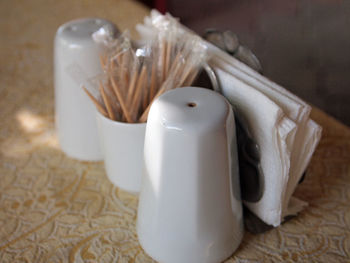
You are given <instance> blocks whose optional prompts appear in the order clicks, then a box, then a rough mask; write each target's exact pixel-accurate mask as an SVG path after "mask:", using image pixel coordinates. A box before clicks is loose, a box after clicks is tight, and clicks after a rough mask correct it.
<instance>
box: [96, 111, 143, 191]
mask: <svg viewBox="0 0 350 263" xmlns="http://www.w3.org/2000/svg"><path fill="white" fill-rule="evenodd" d="M97 124H98V131H99V137H100V142H101V148H102V151H103V156H104V164H105V169H106V173H107V177H108V178H109V180H110V181H111V182H112V183H113V184H114V185H116V186H118V187H120V188H121V189H123V190H126V191H128V192H131V193H135V194H138V193H139V192H140V188H141V178H142V172H143V145H144V138H145V130H146V123H125V122H118V121H112V120H110V119H108V118H106V117H104V116H103V115H101V114H100V113H97Z"/></svg>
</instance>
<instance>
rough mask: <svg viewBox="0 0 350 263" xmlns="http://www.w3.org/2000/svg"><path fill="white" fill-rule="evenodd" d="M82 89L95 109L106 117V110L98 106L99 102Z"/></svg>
mask: <svg viewBox="0 0 350 263" xmlns="http://www.w3.org/2000/svg"><path fill="white" fill-rule="evenodd" d="M83 89H84V91H85V93H86V94H87V95H88V96H89V98H90V99H91V101H92V102H93V103H94V104H95V106H96V109H97V110H98V111H99V112H100V113H101V114H102V115H103V116H105V117H107V116H108V114H107V112H106V110H105V109H104V107H103V106H102V105H101V104H100V102H99V101H98V100H97V99H96V98H95V97H94V96H93V95H92V94H91V93H90V92H89V91H88V90H87V89H86V88H85V87H84V86H83Z"/></svg>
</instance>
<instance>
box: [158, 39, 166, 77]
mask: <svg viewBox="0 0 350 263" xmlns="http://www.w3.org/2000/svg"><path fill="white" fill-rule="evenodd" d="M166 46H167V44H166V41H165V40H163V41H162V45H161V47H162V49H161V51H162V52H161V56H160V59H161V67H160V68H161V74H160V76H161V82H163V81H164V80H165V60H166V58H165V56H166Z"/></svg>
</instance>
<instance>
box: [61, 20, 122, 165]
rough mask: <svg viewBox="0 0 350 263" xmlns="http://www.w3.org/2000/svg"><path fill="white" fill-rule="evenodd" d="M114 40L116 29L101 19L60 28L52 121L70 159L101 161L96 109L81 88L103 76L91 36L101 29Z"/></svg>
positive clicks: (71, 22) (99, 47)
mask: <svg viewBox="0 0 350 263" xmlns="http://www.w3.org/2000/svg"><path fill="white" fill-rule="evenodd" d="M103 27H104V28H107V29H108V30H107V32H109V34H110V35H111V37H114V35H116V33H117V31H118V30H117V28H116V26H115V25H114V24H112V23H111V22H109V21H107V20H104V19H100V18H85V19H78V20H73V21H70V22H68V23H65V24H63V25H62V26H60V27H59V29H58V30H57V33H56V37H55V47H54V77H55V80H54V81H55V118H56V128H57V133H58V139H59V143H60V146H61V148H62V150H63V151H64V152H65V153H66V154H67V155H68V156H70V157H73V158H76V159H79V160H85V161H97V160H101V159H102V153H101V150H100V146H99V139H98V134H97V125H96V119H95V112H96V109H95V107H94V105H93V104H92V102H91V101H90V99H89V98H88V96H87V95H86V94H85V93H84V91H83V89H82V87H81V85H82V84H84V83H85V84H86V82H87V81H88V80H89V79H90V78H93V77H96V76H97V75H99V74H101V73H102V69H101V66H100V62H99V55H100V52H101V48H102V46H101V45H100V44H98V43H96V42H95V40H94V39H93V37H92V35H93V33H95V32H96V31H98V30H99V29H101V28H103Z"/></svg>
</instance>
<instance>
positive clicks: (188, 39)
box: [83, 26, 206, 123]
mask: <svg viewBox="0 0 350 263" xmlns="http://www.w3.org/2000/svg"><path fill="white" fill-rule="evenodd" d="M205 60H206V47H205V46H203V45H202V42H201V40H200V39H199V38H198V37H196V36H193V35H189V34H185V33H183V32H178V31H176V30H175V29H174V28H173V27H171V26H167V27H166V28H163V29H161V30H160V32H159V34H157V36H156V37H155V38H154V39H153V40H152V41H149V42H148V43H146V44H145V45H143V46H141V47H138V48H133V45H132V41H131V39H130V37H129V36H128V34H127V33H124V34H122V35H121V36H119V37H118V38H117V39H116V40H114V41H113V42H111V43H109V44H108V47H107V49H106V52H105V53H104V54H101V56H100V62H101V67H102V69H103V74H102V76H98V77H96V78H95V79H94V83H93V85H89V87H88V86H87V85H85V86H84V87H83V88H84V90H85V92H86V93H87V95H88V96H89V97H90V99H91V100H92V101H93V103H94V104H95V106H96V108H97V110H98V111H99V112H100V113H101V114H102V115H104V116H105V117H107V118H109V119H111V120H114V121H120V122H127V123H142V122H146V121H147V116H148V112H149V110H150V106H151V104H152V102H153V101H154V100H155V99H156V98H157V97H159V96H160V95H161V94H163V93H164V92H166V91H168V90H170V89H173V88H177V87H186V86H190V85H191V84H192V82H193V81H194V80H195V78H196V76H197V75H198V73H199V71H200V70H201V68H202V65H203V63H204V62H205Z"/></svg>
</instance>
